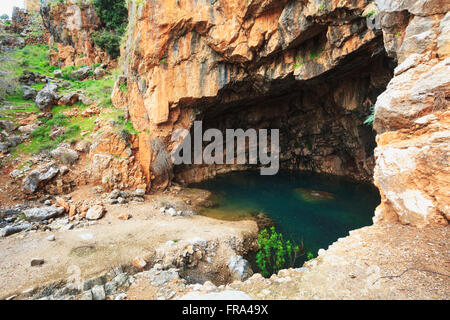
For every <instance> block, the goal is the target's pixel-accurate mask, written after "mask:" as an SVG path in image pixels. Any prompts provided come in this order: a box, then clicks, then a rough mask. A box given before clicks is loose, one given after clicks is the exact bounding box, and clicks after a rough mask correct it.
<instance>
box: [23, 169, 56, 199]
mask: <svg viewBox="0 0 450 320" xmlns="http://www.w3.org/2000/svg"><path fill="white" fill-rule="evenodd" d="M58 173H59V169H58V168H57V167H55V166H54V165H50V166H45V167H41V168H38V169H36V170H33V171H31V172H30V173H29V174H28V175H27V176H26V177H25V179H24V180H23V190H24V191H25V192H30V193H35V192H36V191H37V189H38V188H39V185H40V184H41V183H42V182H45V181H49V180H51V179H53V178H54V177H55V176H56V175H57V174H58Z"/></svg>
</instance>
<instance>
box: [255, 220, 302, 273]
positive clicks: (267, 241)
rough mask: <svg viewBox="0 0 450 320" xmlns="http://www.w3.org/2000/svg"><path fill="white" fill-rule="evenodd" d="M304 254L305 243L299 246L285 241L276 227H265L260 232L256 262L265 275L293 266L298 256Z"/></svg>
mask: <svg viewBox="0 0 450 320" xmlns="http://www.w3.org/2000/svg"><path fill="white" fill-rule="evenodd" d="M303 254H304V247H303V244H301V245H299V246H298V245H293V244H292V242H291V241H289V240H287V241H285V240H284V239H283V235H282V234H281V233H278V232H276V231H275V227H271V228H270V230H267V229H264V230H262V231H261V232H260V233H259V234H258V253H257V254H256V264H257V266H258V268H259V269H260V272H261V274H262V275H263V276H264V277H270V276H271V275H272V274H276V273H278V272H279V271H280V270H282V269H286V268H292V267H293V266H294V263H295V261H296V260H297V258H299V257H300V256H301V255H303Z"/></svg>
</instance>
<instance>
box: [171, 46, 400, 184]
mask: <svg viewBox="0 0 450 320" xmlns="http://www.w3.org/2000/svg"><path fill="white" fill-rule="evenodd" d="M392 69H393V67H392V65H391V61H390V60H389V59H388V58H386V56H385V55H384V54H379V55H377V56H375V57H371V58H369V59H366V60H361V61H358V60H356V61H354V62H353V63H349V64H347V65H346V67H340V68H337V69H336V70H333V71H332V72H329V73H326V74H323V75H322V76H320V77H317V78H315V79H311V80H308V81H296V80H295V79H294V78H293V77H292V78H286V79H283V80H279V81H274V82H272V83H270V89H268V90H267V89H265V90H257V88H256V89H255V82H252V81H250V80H249V81H247V82H244V83H240V84H239V86H237V85H234V86H230V87H228V88H226V89H224V90H223V91H222V92H221V93H220V95H219V97H218V101H220V102H218V103H217V104H213V105H211V104H210V105H207V106H206V105H205V106H202V105H200V106H196V107H195V112H194V113H195V114H196V120H201V121H202V125H203V132H204V131H206V130H208V129H219V130H220V131H221V132H222V134H223V136H224V137H225V136H226V130H227V129H243V130H244V131H246V130H248V129H255V130H257V131H258V130H259V129H268V130H271V129H279V139H280V169H281V170H291V171H305V172H315V173H326V174H332V175H337V176H345V177H349V178H352V179H354V180H357V181H364V182H372V177H373V169H374V166H375V161H374V148H375V146H376V143H375V136H376V133H375V131H374V130H373V129H372V126H371V124H367V123H366V120H367V118H368V117H369V116H370V115H371V113H372V112H373V106H374V105H375V102H376V99H377V97H378V95H380V94H381V93H382V92H383V91H384V90H385V89H386V86H387V84H388V82H389V80H390V79H391V77H392ZM263 91H265V93H262V92H263ZM236 96H238V97H240V98H239V99H234V101H233V102H228V103H227V102H223V101H227V100H233V99H230V97H236ZM191 135H192V136H194V132H193V129H191ZM235 142H236V141H235ZM207 145H208V143H207V142H204V143H203V148H205V147H206V146H207ZM235 150H236V148H235ZM193 152H194V151H193ZM246 152H247V159H248V145H247V150H246ZM257 168H259V166H258V165H238V164H234V165H229V164H220V165H218V164H212V165H204V164H203V165H195V164H192V165H179V166H175V167H174V180H175V181H176V182H181V183H183V184H188V183H192V182H200V181H203V180H206V179H209V178H212V177H214V176H216V175H217V174H221V173H226V172H230V171H236V170H241V171H242V170H251V169H257Z"/></svg>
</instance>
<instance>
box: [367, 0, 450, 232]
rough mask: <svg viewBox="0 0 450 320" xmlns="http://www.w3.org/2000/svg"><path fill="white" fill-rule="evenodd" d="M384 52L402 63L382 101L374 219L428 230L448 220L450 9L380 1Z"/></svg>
mask: <svg viewBox="0 0 450 320" xmlns="http://www.w3.org/2000/svg"><path fill="white" fill-rule="evenodd" d="M376 3H377V4H378V6H379V8H380V9H381V11H382V13H381V19H380V21H381V25H382V28H383V35H384V39H385V46H386V51H387V52H389V54H390V55H391V56H392V57H395V58H396V59H397V60H398V63H399V65H398V67H397V68H396V69H395V72H394V74H395V76H394V78H393V79H392V81H391V82H390V83H389V85H388V88H387V90H386V91H385V92H384V93H383V94H382V95H380V96H379V97H378V100H377V104H376V113H375V123H374V128H375V130H376V131H377V133H378V136H377V145H378V147H377V149H376V151H375V154H376V168H375V184H376V185H377V186H378V188H379V189H380V192H381V195H382V204H381V205H380V206H379V207H378V209H377V212H376V217H375V221H397V220H398V221H400V222H401V223H404V224H411V225H416V226H424V225H428V224H442V225H447V224H448V220H449V219H450V207H449V203H450V187H449V184H448V181H450V167H449V165H448V164H449V163H450V144H449V141H450V126H449V125H450V112H449V105H450V104H449V97H450V78H449V76H448V75H449V74H450V55H449V54H450V42H449V28H450V13H449V9H450V4H449V3H448V2H447V1H376Z"/></svg>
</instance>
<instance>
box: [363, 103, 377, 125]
mask: <svg viewBox="0 0 450 320" xmlns="http://www.w3.org/2000/svg"><path fill="white" fill-rule="evenodd" d="M370 110H371V111H372V113H371V114H370V115H369V116H368V117H367V119H366V121H364V124H365V125H367V126H373V121H374V120H375V106H372V107H371V108H370Z"/></svg>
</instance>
